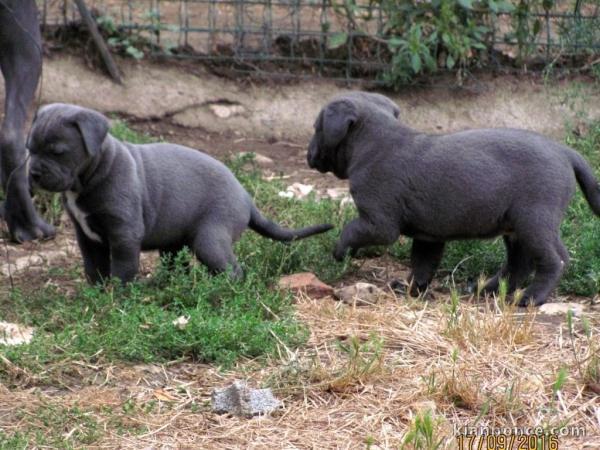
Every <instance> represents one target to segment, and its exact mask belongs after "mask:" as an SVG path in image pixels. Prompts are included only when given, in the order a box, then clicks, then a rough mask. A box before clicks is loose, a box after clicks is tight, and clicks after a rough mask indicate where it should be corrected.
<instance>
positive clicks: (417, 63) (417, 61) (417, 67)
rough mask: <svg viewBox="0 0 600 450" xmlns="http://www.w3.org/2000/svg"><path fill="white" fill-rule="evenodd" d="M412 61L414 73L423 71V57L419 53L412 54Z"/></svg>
mask: <svg viewBox="0 0 600 450" xmlns="http://www.w3.org/2000/svg"><path fill="white" fill-rule="evenodd" d="M410 63H411V66H412V70H413V72H414V73H419V72H420V71H421V57H420V56H419V55H418V54H417V53H413V54H412V55H410Z"/></svg>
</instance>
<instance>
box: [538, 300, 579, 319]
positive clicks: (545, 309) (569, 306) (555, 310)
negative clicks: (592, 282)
mask: <svg viewBox="0 0 600 450" xmlns="http://www.w3.org/2000/svg"><path fill="white" fill-rule="evenodd" d="M569 310H572V311H573V315H574V316H581V315H582V314H583V305H581V304H579V303H544V304H543V305H542V306H540V307H539V309H538V311H539V312H540V313H542V314H548V315H551V316H552V315H557V314H567V312H568V311H569Z"/></svg>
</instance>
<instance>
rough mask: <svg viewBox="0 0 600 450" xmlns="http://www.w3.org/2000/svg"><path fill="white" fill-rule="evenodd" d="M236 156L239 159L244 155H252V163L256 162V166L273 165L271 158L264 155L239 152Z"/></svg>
mask: <svg viewBox="0 0 600 450" xmlns="http://www.w3.org/2000/svg"><path fill="white" fill-rule="evenodd" d="M238 155H239V156H241V157H243V156H246V155H254V161H256V164H258V165H259V166H272V165H273V164H274V161H273V160H272V159H271V158H269V157H268V156H265V155H261V154H260V153H254V152H239V153H238Z"/></svg>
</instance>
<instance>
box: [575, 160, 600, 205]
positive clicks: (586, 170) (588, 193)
mask: <svg viewBox="0 0 600 450" xmlns="http://www.w3.org/2000/svg"><path fill="white" fill-rule="evenodd" d="M568 150H569V151H568V155H569V159H570V161H571V165H572V166H573V170H574V171H575V178H576V179H577V183H579V187H580V188H581V190H582V191H583V195H584V196H585V199H586V200H587V202H588V203H589V205H590V207H591V208H592V211H594V214H596V215H597V216H600V185H599V184H598V180H597V179H596V177H595V176H594V172H593V171H592V168H591V167H590V166H589V164H588V163H587V161H586V160H585V159H583V157H582V156H581V155H580V154H579V153H577V152H576V151H575V150H572V149H570V148H569V149H568Z"/></svg>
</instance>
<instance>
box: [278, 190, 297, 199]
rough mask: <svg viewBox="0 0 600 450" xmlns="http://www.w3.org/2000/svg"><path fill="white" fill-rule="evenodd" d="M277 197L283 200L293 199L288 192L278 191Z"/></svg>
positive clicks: (291, 194) (292, 194) (292, 195)
mask: <svg viewBox="0 0 600 450" xmlns="http://www.w3.org/2000/svg"><path fill="white" fill-rule="evenodd" d="M277 195H278V196H280V197H283V198H294V193H293V192H290V191H279V192H278V193H277Z"/></svg>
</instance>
